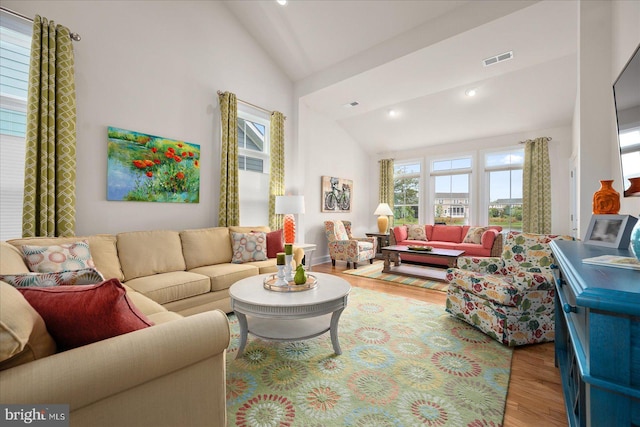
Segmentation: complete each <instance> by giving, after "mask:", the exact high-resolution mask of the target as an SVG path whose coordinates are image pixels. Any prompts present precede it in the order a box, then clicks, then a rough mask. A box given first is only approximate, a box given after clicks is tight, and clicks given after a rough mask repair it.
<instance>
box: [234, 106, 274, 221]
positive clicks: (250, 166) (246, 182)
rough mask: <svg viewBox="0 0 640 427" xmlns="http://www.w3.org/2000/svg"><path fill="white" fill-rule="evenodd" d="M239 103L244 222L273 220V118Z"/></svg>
mask: <svg viewBox="0 0 640 427" xmlns="http://www.w3.org/2000/svg"><path fill="white" fill-rule="evenodd" d="M242 107H243V106H242V105H241V104H239V105H238V181H239V198H240V224H241V225H251V224H268V223H269V166H270V161H269V132H270V118H269V116H268V115H266V114H262V115H261V114H259V113H256V114H252V113H250V112H248V111H246V110H244V109H243V108H242Z"/></svg>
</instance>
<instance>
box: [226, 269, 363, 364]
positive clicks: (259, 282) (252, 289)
mask: <svg viewBox="0 0 640 427" xmlns="http://www.w3.org/2000/svg"><path fill="white" fill-rule="evenodd" d="M313 275H314V276H315V277H316V278H317V279H318V285H317V286H316V287H315V288H313V289H309V290H306V291H296V292H277V291H270V290H267V289H265V288H264V286H263V281H264V279H265V277H267V276H269V275H268V274H261V275H259V276H253V277H247V278H246V279H242V280H239V281H238V282H236V283H234V284H233V285H232V286H231V288H230V289H229V295H230V297H231V309H232V310H233V311H234V312H235V313H236V316H238V323H239V325H240V346H239V348H238V354H237V355H236V359H237V358H238V357H241V356H242V352H243V351H244V347H245V345H246V344H247V335H248V333H251V334H252V335H255V336H257V337H260V338H264V339H268V340H274V341H302V340H305V339H309V338H313V337H317V336H318V335H322V334H324V333H325V332H327V331H330V333H331V344H333V351H335V353H336V354H342V350H341V349H340V343H339V342H338V321H339V320H340V315H341V314H342V311H343V310H344V309H345V307H346V306H347V299H348V297H349V292H350V291H351V285H349V282H347V281H346V280H344V279H341V278H339V277H336V276H333V275H331V274H324V273H314V274H313Z"/></svg>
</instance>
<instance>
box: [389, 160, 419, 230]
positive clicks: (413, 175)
mask: <svg viewBox="0 0 640 427" xmlns="http://www.w3.org/2000/svg"><path fill="white" fill-rule="evenodd" d="M416 164H417V165H420V172H419V173H417V174H416V173H415V172H414V173H411V174H406V175H403V177H408V178H418V205H417V206H418V218H417V220H418V224H424V209H423V206H422V205H423V200H424V196H425V188H424V158H412V159H404V160H399V161H397V162H396V161H394V163H393V168H394V171H393V180H394V187H395V180H396V172H395V168H396V167H398V166H400V167H402V166H404V165H416ZM394 198H395V190H394ZM394 209H395V204H394ZM394 222H395V218H394Z"/></svg>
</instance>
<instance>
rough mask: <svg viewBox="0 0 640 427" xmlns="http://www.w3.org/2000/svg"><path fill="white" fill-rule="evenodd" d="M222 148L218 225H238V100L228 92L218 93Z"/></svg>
mask: <svg viewBox="0 0 640 427" xmlns="http://www.w3.org/2000/svg"><path fill="white" fill-rule="evenodd" d="M218 98H219V101H220V118H221V120H220V122H221V127H222V148H221V153H220V206H219V207H218V226H219V227H229V226H232V225H240V198H239V188H238V101H237V99H236V95H235V94H233V93H230V92H224V93H219V94H218Z"/></svg>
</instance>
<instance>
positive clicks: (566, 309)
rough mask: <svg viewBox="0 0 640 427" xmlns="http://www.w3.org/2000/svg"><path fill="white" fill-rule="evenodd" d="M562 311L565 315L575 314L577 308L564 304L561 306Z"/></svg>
mask: <svg viewBox="0 0 640 427" xmlns="http://www.w3.org/2000/svg"><path fill="white" fill-rule="evenodd" d="M562 311H564V312H565V313H571V312H573V313H577V312H578V307H576V306H573V305H571V304H568V303H565V304H563V305H562Z"/></svg>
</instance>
